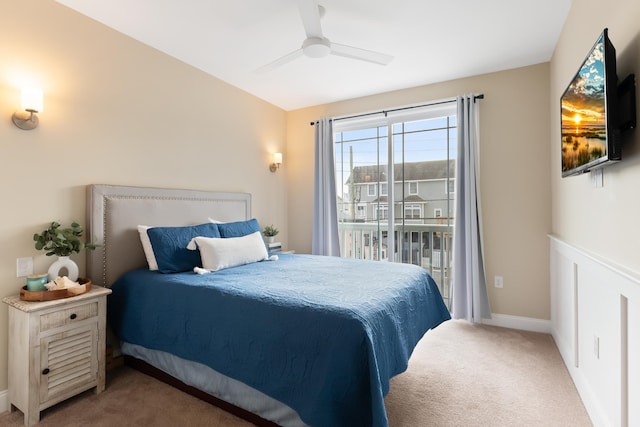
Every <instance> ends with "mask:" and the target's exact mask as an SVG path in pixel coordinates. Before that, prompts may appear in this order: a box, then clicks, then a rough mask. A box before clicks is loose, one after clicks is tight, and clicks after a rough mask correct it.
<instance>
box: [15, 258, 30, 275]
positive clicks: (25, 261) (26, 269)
mask: <svg viewBox="0 0 640 427" xmlns="http://www.w3.org/2000/svg"><path fill="white" fill-rule="evenodd" d="M30 274H33V257H26V258H18V259H17V260H16V277H25V276H28V275H30Z"/></svg>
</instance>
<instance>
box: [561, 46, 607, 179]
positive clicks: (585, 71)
mask: <svg viewBox="0 0 640 427" xmlns="http://www.w3.org/2000/svg"><path fill="white" fill-rule="evenodd" d="M603 56H604V39H603V38H602V37H601V38H600V39H599V40H598V42H597V43H596V45H595V47H594V48H593V50H592V52H591V54H590V55H589V56H588V57H587V59H586V60H585V62H584V64H583V66H582V68H581V69H580V71H579V72H578V74H577V75H576V76H575V78H574V79H573V81H572V82H571V84H570V85H569V87H568V88H567V90H566V92H565V93H564V95H563V96H562V100H561V107H562V171H563V172H564V171H568V170H571V169H574V168H577V167H580V166H582V165H585V164H587V163H589V162H591V161H593V160H596V159H599V158H600V157H602V156H603V155H605V154H606V150H607V144H606V140H607V134H606V124H605V87H604V86H605V76H604V58H603Z"/></svg>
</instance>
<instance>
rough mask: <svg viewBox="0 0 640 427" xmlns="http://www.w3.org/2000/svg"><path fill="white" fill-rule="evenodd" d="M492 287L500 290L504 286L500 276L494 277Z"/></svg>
mask: <svg viewBox="0 0 640 427" xmlns="http://www.w3.org/2000/svg"><path fill="white" fill-rule="evenodd" d="M493 285H494V286H495V287H496V288H502V286H503V285H504V282H503V279H502V276H496V277H495V279H494V281H493Z"/></svg>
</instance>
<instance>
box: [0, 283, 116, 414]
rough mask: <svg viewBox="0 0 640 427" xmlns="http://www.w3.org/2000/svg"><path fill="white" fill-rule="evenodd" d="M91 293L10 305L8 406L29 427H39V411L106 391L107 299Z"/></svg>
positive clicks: (10, 300)
mask: <svg viewBox="0 0 640 427" xmlns="http://www.w3.org/2000/svg"><path fill="white" fill-rule="evenodd" d="M110 293H111V289H107V288H103V287H100V286H93V287H92V288H91V290H90V291H89V292H86V293H84V294H81V295H77V296H74V297H70V298H63V299H58V300H53V301H42V302H40V301H35V302H34V301H22V300H21V299H20V296H19V295H14V296H10V297H5V298H3V299H2V302H4V303H6V304H8V305H9V381H8V382H9V404H10V408H9V409H10V411H12V412H13V411H14V410H15V409H16V408H17V409H19V410H21V411H22V413H23V414H24V423H25V425H27V426H31V425H33V424H37V423H38V422H39V421H40V411H42V410H44V409H46V408H48V407H50V406H53V405H55V404H56V403H59V402H61V401H63V400H65V399H68V398H69V397H72V396H75V395H76V394H78V393H81V392H83V391H85V390H88V389H90V388H93V387H95V392H96V393H100V392H102V391H103V390H104V387H105V342H106V333H105V330H106V308H107V295H109V294H110Z"/></svg>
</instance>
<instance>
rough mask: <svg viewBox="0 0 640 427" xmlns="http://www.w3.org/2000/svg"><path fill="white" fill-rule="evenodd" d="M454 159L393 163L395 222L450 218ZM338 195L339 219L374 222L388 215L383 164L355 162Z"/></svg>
mask: <svg viewBox="0 0 640 427" xmlns="http://www.w3.org/2000/svg"><path fill="white" fill-rule="evenodd" d="M454 174H455V160H434V161H425V162H414V163H404V164H396V165H394V189H393V198H394V203H393V205H394V218H395V223H399V222H402V220H403V219H404V222H405V223H411V224H442V223H445V222H446V220H447V219H452V218H453V192H454V188H455V184H454V182H455V181H454ZM346 186H347V191H346V193H345V194H344V198H341V197H338V209H339V212H340V215H339V217H340V218H341V222H377V221H379V220H387V219H388V218H389V191H388V179H387V166H386V165H380V166H376V165H373V166H358V167H354V168H353V171H352V174H351V175H350V176H349V178H348V179H347V182H346Z"/></svg>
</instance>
